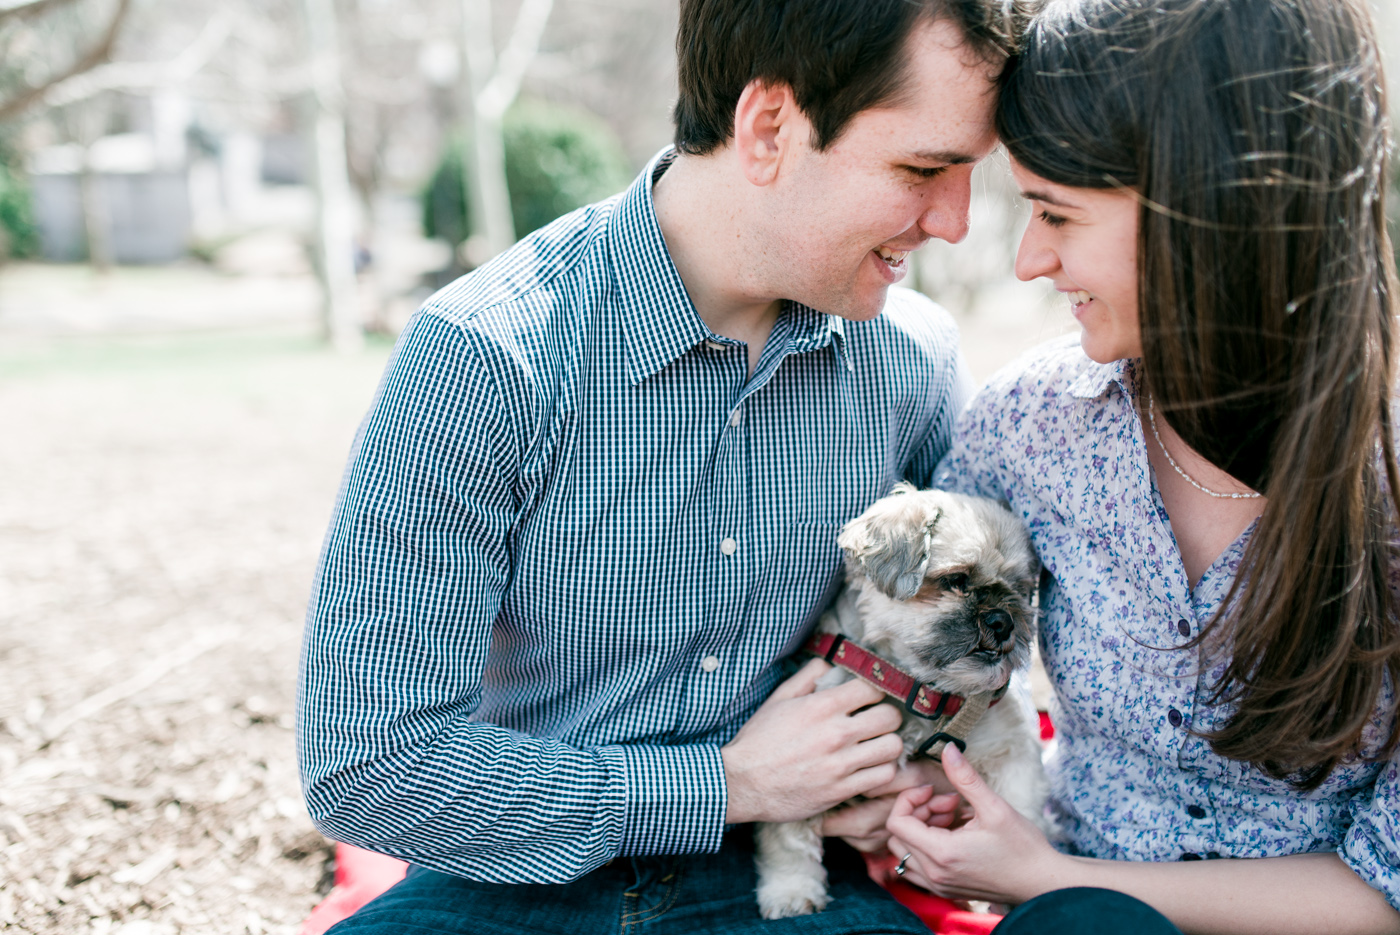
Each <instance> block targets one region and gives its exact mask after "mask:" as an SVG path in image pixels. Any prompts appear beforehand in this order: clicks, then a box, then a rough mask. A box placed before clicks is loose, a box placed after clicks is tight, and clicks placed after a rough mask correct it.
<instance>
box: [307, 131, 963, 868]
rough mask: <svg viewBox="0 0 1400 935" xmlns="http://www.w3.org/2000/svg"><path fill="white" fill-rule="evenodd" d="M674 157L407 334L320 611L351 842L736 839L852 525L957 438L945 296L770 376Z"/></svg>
mask: <svg viewBox="0 0 1400 935" xmlns="http://www.w3.org/2000/svg"><path fill="white" fill-rule="evenodd" d="M671 158H672V157H671V155H670V154H669V152H663V153H662V154H660V155H658V157H657V159H656V160H654V161H653V163H652V164H651V165H650V166H648V168H647V169H646V170H645V171H644V172H643V173H642V175H641V176H640V177H639V178H638V180H637V181H636V182H635V183H634V184H633V185H632V186H631V188H630V189H628V190H627V191H626V192H624V193H623V194H621V195H619V196H617V197H615V198H613V199H610V200H608V201H605V202H602V203H600V204H596V205H592V206H590V207H586V208H582V209H580V210H578V211H576V212H574V213H573V214H570V215H567V216H566V217H563V218H561V219H560V220H558V221H556V222H554V223H553V224H551V225H549V226H548V227H546V228H544V229H542V230H540V231H538V232H536V233H535V234H533V235H531V236H530V237H527V238H526V239H525V240H524V241H522V242H521V243H520V244H518V245H517V246H516V247H514V248H513V249H511V250H510V251H508V252H507V253H506V254H504V255H502V256H501V257H499V258H498V259H497V260H495V261H493V262H491V263H489V264H487V265H486V266H485V267H483V268H481V269H480V270H478V271H476V272H475V273H473V274H471V275H469V276H466V277H464V278H463V279H460V280H458V281H457V282H455V283H453V284H452V285H450V286H448V287H447V288H445V289H443V290H442V291H441V292H439V293H438V294H437V295H435V296H433V297H432V298H431V299H429V300H428V302H427V304H426V305H425V306H424V308H423V309H421V310H420V311H419V312H418V314H417V315H416V316H415V317H414V318H413V320H412V321H411V322H410V323H409V325H408V326H407V328H406V329H405V331H404V333H403V335H402V336H401V337H400V339H399V342H398V346H397V347H396V349H395V351H394V354H393V356H392V358H391V360H390V362H389V365H388V368H387V370H386V373H385V376H384V379H383V382H382V384H381V385H380V388H379V390H378V393H377V395H376V397H375V400H374V403H373V406H372V408H371V411H370V413H369V415H368V417H367V418H366V420H365V422H364V423H363V425H362V427H361V430H360V433H359V436H358V438H357V440H356V442H355V446H354V450H353V452H352V456H351V461H350V465H349V468H348V469H347V472H346V477H345V480H344V483H343V486H342V489H341V493H340V495H339V498H338V500H337V503H336V507H335V513H334V516H333V519H332V523H331V528H330V531H329V533H328V535H327V539H326V543H325V547H324V553H323V556H322V559H321V563H320V566H319V569H318V573H317V578H316V582H315V586H314V590H313V595H312V600H311V606H310V609H309V611H308V619H307V630H306V639H305V645H304V651H303V659H302V673H301V685H300V693H299V722H298V724H299V730H298V749H299V755H300V758H301V764H302V776H303V785H304V789H305V793H306V798H307V803H308V807H309V809H310V813H311V816H312V818H313V820H314V821H315V822H316V824H317V826H318V827H319V828H321V830H323V831H324V832H325V833H326V834H328V835H329V836H331V837H333V838H336V839H338V840H342V841H346V842H349V843H353V844H357V845H361V846H365V847H369V848H372V849H374V850H378V851H381V852H385V853H389V854H393V855H396V856H399V857H403V858H405V859H408V860H410V861H412V862H414V863H417V864H420V865H424V866H427V867H431V868H434V869H438V870H443V871H446V872H450V873H454V874H458V875H461V876H464V877H468V878H472V879H477V880H483V881H493V882H507V883H518V882H562V881H567V880H570V879H574V878H576V877H578V876H580V875H581V874H583V873H585V872H587V871H589V870H591V869H593V868H595V867H597V866H599V865H601V864H603V863H606V862H607V861H608V860H610V859H612V858H613V857H616V856H618V855H633V854H660V853H701V852H713V851H716V850H718V848H719V845H720V840H721V837H722V835H723V832H724V816H725V808H726V790H725V782H724V773H723V764H722V762H721V758H720V752H719V751H720V746H721V745H722V744H724V743H726V742H727V741H728V740H730V739H731V738H732V737H733V736H734V734H735V733H736V732H737V731H738V729H739V727H740V726H741V725H742V724H743V723H744V721H745V720H746V719H747V718H748V717H749V715H750V714H752V712H753V711H754V709H755V708H756V707H757V706H758V705H759V704H760V703H761V702H762V701H763V699H764V698H765V697H766V696H767V695H768V693H769V692H770V691H771V690H772V688H773V687H774V685H775V684H776V683H777V681H778V680H779V678H780V667H779V666H778V665H777V664H776V663H777V662H778V661H779V660H781V659H782V658H783V657H784V656H786V655H788V654H789V653H791V652H793V651H794V649H796V648H797V647H798V646H799V645H800V643H801V641H802V639H803V636H804V634H805V633H806V632H807V631H808V630H809V628H810V626H811V624H812V623H813V622H814V618H815V615H816V614H817V613H818V612H819V611H820V610H821V608H822V607H823V605H824V603H825V602H826V600H827V599H828V598H829V597H830V595H831V592H832V590H833V588H834V586H835V585H836V584H837V582H838V578H839V571H840V553H839V550H838V548H837V546H836V534H837V531H838V530H839V529H840V527H841V526H842V524H844V523H845V522H847V521H848V520H850V519H851V518H853V517H855V516H856V515H857V514H859V513H860V512H861V511H863V510H864V509H865V507H866V506H868V505H869V504H870V503H871V502H872V501H874V500H875V499H877V498H878V497H880V496H881V495H883V494H884V493H885V492H887V491H888V490H889V488H890V487H891V486H892V485H893V484H894V483H895V482H896V481H898V480H900V479H901V478H907V479H909V480H911V481H913V482H914V483H918V484H925V483H927V481H928V480H929V478H930V475H931V474H932V471H933V467H934V465H935V464H936V463H937V462H938V459H939V458H940V457H941V456H942V455H943V453H944V452H945V450H946V449H947V448H948V445H949V442H950V439H951V434H952V423H953V419H954V417H955V415H956V411H957V408H958V406H959V403H960V402H961V400H960V399H959V398H958V396H959V394H958V390H957V386H958V385H959V380H960V375H959V370H958V366H957V357H958V354H957V334H956V329H955V327H954V325H953V323H952V321H951V319H950V318H949V316H948V315H947V314H946V313H945V312H944V311H942V310H941V309H939V308H938V307H937V306H935V305H934V304H933V303H931V302H929V301H928V300H927V299H925V298H923V297H921V296H919V295H917V294H915V293H912V292H908V291H905V290H900V289H892V290H891V291H890V294H889V299H888V301H887V304H886V308H885V310H884V312H883V313H882V314H881V315H880V316H879V317H878V318H876V319H875V320H873V321H869V322H850V321H844V320H842V319H840V318H837V317H834V316H828V315H825V314H822V313H820V312H817V311H815V310H813V309H810V308H806V307H803V306H801V305H797V304H794V303H786V305H785V307H784V308H783V310H782V313H781V315H780V317H779V319H778V321H777V324H776V325H775V326H774V328H773V331H772V334H771V337H770V338H769V339H768V342H767V344H766V346H765V348H764V350H763V354H762V357H761V359H760V360H759V362H758V365H757V368H756V369H755V371H754V373H753V375H752V376H749V375H748V372H747V371H748V362H747V353H746V351H745V348H744V345H743V344H742V343H741V342H739V341H735V340H732V339H730V338H725V337H720V336H719V335H716V334H714V333H713V332H711V331H710V330H709V329H708V328H706V326H705V324H704V323H703V322H702V320H701V319H700V317H699V316H698V315H697V314H696V312H695V309H694V307H693V306H692V305H691V302H690V300H689V298H688V296H687V294H686V291H685V288H684V286H683V284H682V282H681V280H680V277H679V276H678V274H677V272H676V269H675V267H674V266H673V265H672V262H671V260H670V257H669V255H668V253H667V250H666V246H665V243H664V241H663V239H662V234H661V231H660V228H659V227H658V226H657V222H656V217H655V214H654V211H653V206H652V201H651V185H652V183H653V182H654V180H655V178H656V177H658V176H659V175H660V173H662V172H664V171H665V169H666V167H667V166H669V164H670V160H671Z"/></svg>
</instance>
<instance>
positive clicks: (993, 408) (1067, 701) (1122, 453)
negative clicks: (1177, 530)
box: [937, 337, 1400, 909]
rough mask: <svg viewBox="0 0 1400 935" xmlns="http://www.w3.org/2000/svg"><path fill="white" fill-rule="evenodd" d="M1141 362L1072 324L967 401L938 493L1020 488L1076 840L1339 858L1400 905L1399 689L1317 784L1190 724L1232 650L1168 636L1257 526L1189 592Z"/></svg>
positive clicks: (1216, 598) (1198, 722) (1221, 716)
mask: <svg viewBox="0 0 1400 935" xmlns="http://www.w3.org/2000/svg"><path fill="white" fill-rule="evenodd" d="M1135 368H1136V364H1135V362H1133V361H1117V362H1114V363H1111V364H1096V363H1094V362H1093V361H1091V360H1090V359H1089V358H1088V357H1086V356H1085V355H1084V352H1083V351H1082V350H1080V348H1079V342H1078V339H1077V337H1076V338H1068V339H1065V340H1062V341H1058V342H1052V343H1051V344H1048V345H1045V346H1043V347H1041V348H1040V349H1038V350H1036V351H1033V352H1031V353H1030V354H1028V355H1027V356H1026V357H1024V358H1022V359H1021V360H1020V361H1019V362H1017V363H1015V364H1012V365H1011V366H1009V367H1008V368H1006V369H1005V370H1003V371H1002V372H1000V373H999V374H997V375H996V376H994V377H993V378H992V379H991V381H990V382H989V383H988V384H987V386H986V387H985V388H984V389H983V390H982V391H981V392H980V393H979V394H978V395H977V397H976V398H975V399H974V400H973V401H972V403H971V405H970V406H969V407H968V409H967V412H966V413H964V415H963V418H962V421H960V422H959V423H958V429H957V435H956V440H955V444H954V447H953V450H952V451H951V452H950V453H949V455H948V457H947V458H946V459H945V460H944V462H943V463H942V464H941V465H940V466H939V468H938V475H937V480H938V483H939V486H944V487H947V488H949V489H953V490H958V491H962V492H964V493H973V494H981V495H983V496H990V497H998V498H1001V499H1004V500H1006V501H1008V502H1009V503H1010V504H1011V508H1012V510H1013V512H1015V513H1016V514H1017V515H1018V516H1020V517H1021V519H1023V520H1024V521H1025V523H1026V526H1027V528H1028V529H1029V531H1030V534H1031V539H1032V541H1033V542H1034V543H1035V548H1036V551H1037V552H1038V553H1039V555H1040V560H1041V562H1042V563H1043V564H1044V567H1045V569H1046V570H1047V571H1048V572H1049V585H1048V587H1047V588H1046V589H1045V590H1044V591H1043V593H1042V603H1041V606H1042V607H1043V608H1044V611H1043V617H1042V619H1041V624H1040V649H1041V657H1042V659H1043V660H1044V663H1045V669H1046V672H1047V674H1048V675H1049V677H1050V682H1051V684H1052V685H1053V686H1054V689H1055V695H1054V703H1053V706H1052V714H1053V717H1054V721H1055V738H1056V740H1055V746H1054V748H1053V751H1052V752H1051V754H1050V756H1049V757H1048V758H1047V764H1046V766H1047V769H1048V771H1049V774H1050V780H1051V789H1052V797H1051V798H1052V807H1053V809H1054V811H1055V813H1056V815H1057V816H1058V818H1059V821H1060V824H1061V826H1062V828H1063V829H1064V831H1065V832H1066V835H1067V838H1068V840H1067V845H1066V849H1068V850H1070V851H1071V852H1073V853H1078V854H1083V855H1088V856H1093V857H1101V858H1107V859H1112V860H1141V861H1167V860H1180V859H1182V858H1183V857H1186V858H1187V859H1190V858H1191V857H1216V856H1218V857H1279V856H1283V855H1287V854H1299V853H1313V852H1326V851H1333V852H1336V853H1338V854H1339V855H1340V856H1341V858H1342V860H1343V861H1345V862H1346V864H1347V865H1348V866H1349V867H1351V869H1352V870H1354V871H1356V873H1357V874H1358V875H1359V876H1360V877H1361V878H1362V879H1363V880H1365V881H1366V882H1367V883H1368V884H1370V885H1371V886H1372V887H1374V888H1375V889H1377V890H1379V891H1380V892H1382V893H1383V894H1385V896H1386V898H1387V899H1388V900H1389V901H1390V903H1391V905H1392V906H1395V907H1396V908H1397V909H1400V754H1397V755H1394V756H1391V757H1389V758H1382V759H1379V760H1378V759H1376V751H1377V750H1379V749H1380V748H1381V746H1382V745H1383V743H1384V741H1385V739H1386V737H1388V736H1389V732H1390V724H1391V719H1392V718H1393V717H1395V707H1396V698H1395V695H1394V691H1393V686H1387V689H1386V692H1385V693H1384V697H1382V698H1381V699H1380V703H1379V704H1378V706H1377V708H1376V711H1375V712H1374V714H1373V717H1372V718H1371V721H1370V723H1369V724H1368V725H1367V727H1366V730H1365V732H1364V734H1363V738H1362V746H1363V748H1362V750H1361V751H1359V755H1357V754H1353V755H1349V756H1348V757H1346V758H1345V760H1344V761H1343V763H1342V764H1341V765H1340V766H1338V768H1337V769H1336V770H1334V771H1333V772H1332V774H1331V775H1330V776H1328V777H1327V779H1326V780H1325V781H1324V782H1323V783H1322V785H1321V786H1319V787H1318V788H1317V789H1315V790H1313V791H1311V792H1306V793H1302V792H1299V791H1298V790H1297V789H1296V788H1294V787H1293V786H1291V785H1290V784H1289V783H1287V782H1286V781H1283V780H1279V779H1274V778H1272V777H1270V776H1268V775H1266V774H1264V773H1263V772H1261V771H1260V770H1258V769H1255V768H1254V767H1252V766H1250V765H1249V764H1248V763H1241V762H1239V761H1237V760H1229V759H1226V758H1224V757H1221V756H1218V755H1216V754H1215V753H1214V752H1213V751H1212V750H1211V748H1210V744H1209V743H1208V742H1206V741H1205V740H1203V739H1202V738H1201V737H1199V736H1197V735H1196V734H1195V733H1193V732H1192V728H1195V729H1196V730H1198V731H1209V730H1211V729H1213V728H1216V727H1218V726H1220V725H1221V724H1222V723H1224V721H1225V720H1226V719H1227V718H1228V717H1229V716H1230V714H1231V708H1230V706H1229V705H1228V704H1216V705H1212V704H1211V703H1210V700H1209V699H1210V695H1211V687H1212V686H1213V685H1214V684H1215V683H1216V681H1217V680H1218V679H1219V678H1220V676H1221V674H1222V672H1223V669H1224V665H1225V662H1226V660H1225V658H1223V656H1222V655H1221V654H1220V651H1219V650H1215V651H1214V653H1213V654H1212V653H1207V652H1205V651H1204V650H1202V651H1200V652H1197V651H1184V650H1178V649H1175V647H1179V646H1182V645H1183V644H1186V643H1188V642H1189V641H1190V640H1191V639H1192V638H1194V637H1195V636H1196V635H1197V634H1198V633H1199V632H1200V628H1201V627H1202V626H1204V625H1205V624H1206V623H1208V622H1209V621H1210V620H1211V619H1213V618H1214V616H1215V615H1216V613H1217V612H1218V611H1219V610H1220V608H1221V606H1222V604H1223V602H1224V600H1225V598H1226V597H1227V595H1228V594H1229V591H1230V585H1231V583H1232V582H1233V580H1234V577H1235V572H1236V569H1237V568H1238V567H1239V563H1240V560H1241V558H1242V557H1243V555H1244V549H1245V546H1246V544H1247V543H1248V542H1249V537H1250V535H1251V533H1252V532H1253V526H1252V525H1251V527H1250V528H1249V529H1246V530H1245V531H1244V532H1243V533H1241V535H1240V536H1239V538H1237V539H1236V540H1235V542H1234V543H1232V544H1231V545H1230V546H1229V547H1228V548H1226V549H1225V550H1224V552H1222V553H1221V555H1220V556H1219V557H1218V558H1217V559H1216V560H1215V561H1214V562H1213V563H1212V564H1211V566H1210V567H1209V568H1208V569H1206V571H1205V573H1204V574H1203V575H1202V576H1201V577H1200V579H1199V580H1198V581H1197V582H1196V584H1195V586H1194V587H1192V585H1191V584H1190V582H1189V581H1188V580H1187V577H1186V571H1185V569H1184V567H1183V566H1182V562H1181V553H1180V551H1179V550H1178V549H1177V545H1176V539H1175V538H1174V536H1173V534H1172V530H1171V523H1170V520H1169V519H1168V517H1167V511H1166V508H1165V506H1163V504H1162V498H1161V495H1160V494H1159V493H1158V491H1157V484H1156V480H1155V477H1154V475H1153V473H1152V468H1151V466H1150V465H1149V463H1148V460H1147V448H1146V445H1145V443H1144V439H1143V431H1142V421H1141V419H1140V418H1139V417H1138V411H1139V407H1138V402H1137V380H1136V376H1135V373H1136V370H1135ZM1299 534H1300V535H1303V534H1306V533H1305V531H1303V530H1300V531H1299Z"/></svg>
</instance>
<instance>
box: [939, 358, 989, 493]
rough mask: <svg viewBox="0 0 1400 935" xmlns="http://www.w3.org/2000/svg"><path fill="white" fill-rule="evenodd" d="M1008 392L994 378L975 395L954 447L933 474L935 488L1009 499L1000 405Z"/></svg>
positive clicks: (961, 419) (958, 427)
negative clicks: (1005, 485)
mask: <svg viewBox="0 0 1400 935" xmlns="http://www.w3.org/2000/svg"><path fill="white" fill-rule="evenodd" d="M1004 392H1005V389H1004V387H1002V386H1001V384H1000V382H999V381H998V380H996V379H994V380H993V381H992V382H991V383H989V384H987V385H986V386H984V387H983V388H982V389H981V390H979V391H977V393H976V394H974V395H973V396H972V400H971V402H969V403H968V404H967V406H966V407H965V408H964V409H963V410H962V414H961V415H960V416H959V417H958V421H957V424H956V426H955V427H954V429H953V442H952V446H951V447H950V448H949V449H948V453H947V454H946V455H944V457H943V460H942V461H940V462H939V463H938V468H937V470H935V471H934V474H933V486H935V487H937V488H939V489H940V490H947V491H951V492H953V493H961V494H968V495H971V496H979V497H993V498H995V499H998V500H1005V499H1006V498H1007V497H1006V491H1005V489H1004V487H1003V484H1002V474H1003V470H1004V468H1005V463H1004V460H1003V452H1002V448H1003V445H1004V444H1005V441H1006V440H1005V438H1004V437H1003V433H1002V429H1001V425H1000V418H999V416H1000V409H1001V406H1000V402H1001V400H1002V398H1003V394H1004Z"/></svg>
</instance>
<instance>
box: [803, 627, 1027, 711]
mask: <svg viewBox="0 0 1400 935" xmlns="http://www.w3.org/2000/svg"><path fill="white" fill-rule="evenodd" d="M802 648H803V649H805V650H806V651H807V652H809V653H811V654H812V655H814V656H821V657H822V658H823V659H825V660H826V661H827V662H829V663H831V664H832V665H834V666H840V667H841V668H843V669H845V670H846V671H847V672H850V673H852V674H853V675H857V676H859V677H860V678H862V679H864V680H865V681H867V682H869V683H870V684H871V685H874V686H875V687H876V688H878V689H880V690H881V691H883V692H884V693H885V694H887V695H889V696H890V697H891V698H895V699H897V700H898V701H899V702H900V703H901V704H902V705H903V706H904V710H906V711H908V712H909V713H910V714H915V715H918V716H919V717H921V718H927V719H929V720H937V719H940V718H950V717H952V716H953V715H955V714H957V713H958V709H959V708H961V707H962V705H963V697H962V696H961V695H954V694H951V693H949V692H940V691H938V690H937V689H935V688H934V687H933V685H932V684H930V683H925V682H916V681H915V680H914V676H912V675H910V674H909V673H908V672H905V671H904V670H903V669H901V668H899V667H898V666H896V665H895V664H894V663H892V662H888V661H886V660H884V659H881V658H880V657H879V656H877V655H875V654H874V653H872V652H871V651H870V650H868V649H866V648H865V647H864V646H861V645H860V644H859V643H856V642H853V641H852V640H848V639H846V638H845V637H844V636H842V635H841V634H839V633H813V634H812V638H811V639H810V640H808V641H807V645H806V646H804V647H802ZM1008 684H1009V683H1008ZM1005 691H1006V687H1005V686H1003V687H1002V688H1001V689H1000V690H998V691H997V693H996V697H995V698H994V699H992V704H996V703H997V702H998V701H1000V700H1001V696H1002V693H1003V692H1005Z"/></svg>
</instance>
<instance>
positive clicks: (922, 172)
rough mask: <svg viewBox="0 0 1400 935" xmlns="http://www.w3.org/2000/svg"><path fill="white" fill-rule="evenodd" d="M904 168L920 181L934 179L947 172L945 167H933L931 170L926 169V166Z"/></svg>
mask: <svg viewBox="0 0 1400 935" xmlns="http://www.w3.org/2000/svg"><path fill="white" fill-rule="evenodd" d="M904 168H906V169H908V170H909V171H910V172H912V173H914V174H915V175H917V176H918V177H919V178H921V179H931V178H936V177H937V176H940V175H942V174H943V173H944V172H947V171H948V167H947V166H935V167H934V168H932V169H930V168H928V167H927V166H905V167H904Z"/></svg>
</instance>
